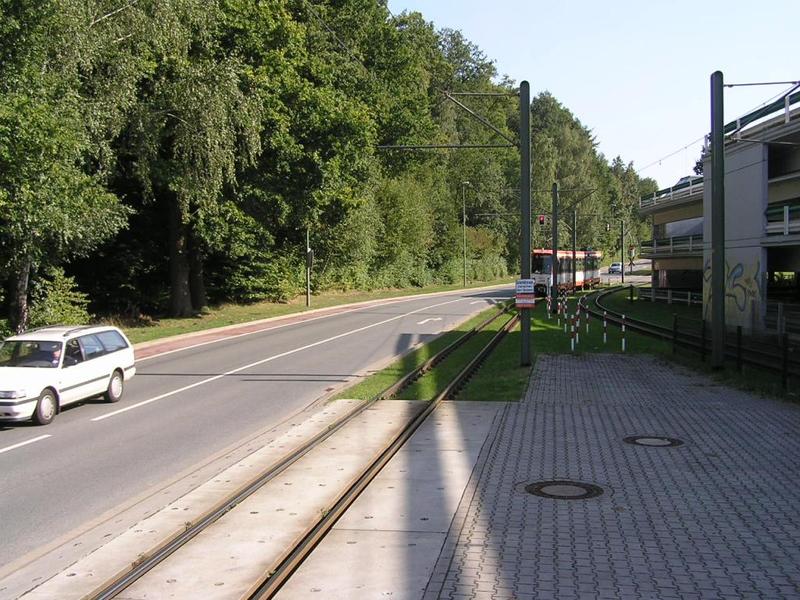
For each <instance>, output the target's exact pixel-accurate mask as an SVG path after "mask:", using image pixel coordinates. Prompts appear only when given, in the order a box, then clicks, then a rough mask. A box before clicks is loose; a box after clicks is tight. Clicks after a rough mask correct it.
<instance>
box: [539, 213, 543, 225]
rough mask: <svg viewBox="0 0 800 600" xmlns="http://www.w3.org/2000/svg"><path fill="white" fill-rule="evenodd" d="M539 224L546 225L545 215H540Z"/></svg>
mask: <svg viewBox="0 0 800 600" xmlns="http://www.w3.org/2000/svg"><path fill="white" fill-rule="evenodd" d="M539 225H541V226H542V227H544V215H539Z"/></svg>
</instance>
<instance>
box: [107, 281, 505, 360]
mask: <svg viewBox="0 0 800 600" xmlns="http://www.w3.org/2000/svg"><path fill="white" fill-rule="evenodd" d="M512 281H514V279H513V278H505V279H499V280H496V281H481V282H474V283H473V284H472V285H470V286H468V288H476V287H483V286H487V285H496V284H502V283H510V282H512ZM459 289H462V286H461V285H439V286H429V287H423V288H413V289H403V290H377V291H372V292H347V293H344V292H325V293H322V294H319V295H316V296H313V297H312V298H311V309H315V308H328V307H331V306H338V305H341V304H350V303H353V302H364V301H368V300H381V299H385V298H397V297H402V296H408V295H414V294H428V293H435V292H447V291H451V290H459ZM306 310H308V309H306V306H305V296H300V297H298V298H295V299H294V300H292V301H291V302H288V303H285V304H280V303H275V302H259V303H256V304H246V305H242V304H224V305H221V306H218V307H215V308H212V309H211V310H210V311H209V313H208V314H206V315H203V316H201V317H186V318H182V319H169V318H165V319H159V320H157V321H154V322H152V323H150V324H147V325H131V324H129V323H125V322H120V321H115V320H114V319H108V320H106V322H107V323H113V324H115V325H118V326H120V327H122V329H123V330H124V331H125V334H126V335H127V336H128V338H129V339H130V340H131V342H133V343H134V344H138V343H141V342H147V341H151V340H157V339H161V338H166V337H171V336H174V335H180V334H184V333H193V332H196V331H203V330H206V329H213V328H215V327H224V326H226V325H236V324H240V323H247V322H249V321H257V320H259V319H266V318H269V317H279V316H283V315H288V314H294V313H302V312H305V311H306Z"/></svg>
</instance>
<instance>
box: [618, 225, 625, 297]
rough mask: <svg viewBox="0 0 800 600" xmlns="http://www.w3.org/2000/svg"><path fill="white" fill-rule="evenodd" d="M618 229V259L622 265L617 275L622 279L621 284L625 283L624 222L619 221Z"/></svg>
mask: <svg viewBox="0 0 800 600" xmlns="http://www.w3.org/2000/svg"><path fill="white" fill-rule="evenodd" d="M619 227H620V229H619V259H620V261H621V262H620V264H621V265H622V268H621V269H620V270H619V274H620V277H621V278H622V283H625V221H620V224H619Z"/></svg>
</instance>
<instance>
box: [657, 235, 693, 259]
mask: <svg viewBox="0 0 800 600" xmlns="http://www.w3.org/2000/svg"><path fill="white" fill-rule="evenodd" d="M702 253H703V236H702V235H679V236H673V237H668V238H661V239H658V240H648V241H646V242H642V256H644V257H648V256H670V255H677V254H680V255H686V254H702Z"/></svg>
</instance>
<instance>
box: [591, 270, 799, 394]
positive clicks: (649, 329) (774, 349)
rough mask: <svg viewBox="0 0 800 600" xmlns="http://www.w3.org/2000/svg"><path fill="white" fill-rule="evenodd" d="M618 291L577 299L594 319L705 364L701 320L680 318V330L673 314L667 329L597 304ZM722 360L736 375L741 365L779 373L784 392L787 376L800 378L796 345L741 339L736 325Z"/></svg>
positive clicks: (783, 339) (707, 343)
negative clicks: (684, 352) (694, 354)
mask: <svg viewBox="0 0 800 600" xmlns="http://www.w3.org/2000/svg"><path fill="white" fill-rule="evenodd" d="M622 289H624V288H623V287H619V286H618V287H615V288H611V289H608V290H605V291H602V292H594V293H593V294H590V295H588V296H584V297H583V298H581V300H580V302H581V305H582V306H583V307H584V309H585V310H586V311H587V312H588V313H589V314H590V315H591V316H592V317H594V318H596V319H604V320H607V321H610V322H611V323H614V324H616V325H619V326H621V325H623V324H624V325H625V327H627V328H628V329H630V330H632V331H637V332H638V333H642V334H644V335H649V336H651V337H655V338H658V339H661V340H663V341H666V342H671V343H672V352H673V354H674V353H676V352H677V349H678V348H679V347H681V348H688V349H690V350H693V351H695V352H697V353H699V354H700V359H701V361H703V362H705V359H706V356H707V355H709V354H710V348H711V338H710V335H709V332H710V327H709V326H708V325H707V323H706V321H705V320H702V321H695V320H693V319H692V320H689V319H683V321H684V323H685V325H686V324H688V325H690V327H686V326H684V328H680V326H679V325H680V319H679V318H678V316H677V315H673V323H672V327H671V328H670V327H664V326H662V325H657V324H655V323H650V322H647V321H642V320H639V319H632V318H630V317H629V316H625V315H622V314H621V313H618V312H615V311H613V310H610V309H609V308H608V307H606V306H604V305H602V304H601V303H600V300H601V299H602V298H604V297H605V296H607V295H608V294H611V293H614V292H618V291H620V290H622ZM592 305H594V306H592ZM690 321H693V323H687V322H690ZM698 327H699V328H698ZM725 358H726V360H729V361H733V362H734V363H735V365H736V369H737V370H738V371H740V372H741V371H742V366H743V365H749V366H752V367H757V368H759V369H763V370H765V371H769V372H772V373H777V374H780V376H781V383H782V385H783V389H784V390H786V389H787V388H788V381H789V377H790V376H791V377H800V352H798V347H797V345H796V344H794V343H791V342H790V340H789V335H788V334H783V335H781V336H763V337H755V336H747V337H745V336H744V335H743V333H742V328H741V326H739V327H737V328H736V330H735V332H732V335H728V336H726V345H725Z"/></svg>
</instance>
